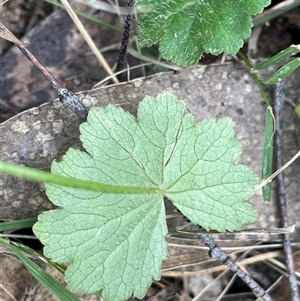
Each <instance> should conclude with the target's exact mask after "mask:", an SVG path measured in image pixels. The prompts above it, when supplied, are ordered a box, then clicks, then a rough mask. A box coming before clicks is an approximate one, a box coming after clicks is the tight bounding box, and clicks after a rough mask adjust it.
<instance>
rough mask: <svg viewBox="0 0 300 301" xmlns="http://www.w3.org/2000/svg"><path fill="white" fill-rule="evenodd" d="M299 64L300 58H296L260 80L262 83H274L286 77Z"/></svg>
mask: <svg viewBox="0 0 300 301" xmlns="http://www.w3.org/2000/svg"><path fill="white" fill-rule="evenodd" d="M299 66H300V58H296V59H294V60H292V61H290V62H288V63H287V64H285V65H284V66H282V67H281V68H280V69H279V70H277V71H276V72H275V73H273V74H272V75H271V76H269V77H267V78H266V79H264V80H263V81H262V82H263V83H264V84H270V85H274V84H277V83H279V82H281V81H282V80H284V79H285V78H287V77H288V76H289V75H290V74H291V73H293V72H294V71H295V70H296V69H297V68H298V67H299Z"/></svg>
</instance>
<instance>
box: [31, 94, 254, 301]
mask: <svg viewBox="0 0 300 301" xmlns="http://www.w3.org/2000/svg"><path fill="white" fill-rule="evenodd" d="M80 131H81V137H80V139H81V141H82V143H83V147H84V148H85V150H86V152H83V151H80V150H74V149H70V150H69V151H68V152H67V153H66V155H65V156H64V157H63V159H62V161H61V162H54V163H53V165H52V172H53V173H56V174H62V175H66V176H68V177H72V178H78V179H84V180H89V181H95V182H102V183H106V184H111V185H115V186H116V187H125V188H124V191H120V190H118V193H113V191H112V193H101V192H100V193H99V192H94V191H86V190H82V189H75V188H68V187H63V186H58V185H53V184H51V185H50V184H47V185H46V189H47V195H48V197H49V199H50V200H51V201H52V202H53V203H54V204H55V205H57V206H59V207H60V208H58V209H56V210H53V211H49V212H46V213H43V214H41V215H40V216H39V221H38V223H37V224H36V225H35V226H34V232H35V234H36V235H37V236H38V237H39V239H40V240H41V241H42V243H43V244H44V245H45V249H44V252H45V255H46V256H48V257H50V258H52V259H54V260H55V261H58V262H63V263H70V266H69V267H68V269H67V271H66V274H65V277H66V281H67V282H68V283H69V285H70V288H71V289H72V290H74V291H84V292H88V293H92V292H99V291H100V293H101V295H102V297H103V298H104V300H106V301H119V300H125V299H127V298H129V297H130V296H131V294H134V295H135V296H137V297H138V298H142V297H143V296H144V295H145V293H146V290H147V288H148V286H149V285H150V284H151V281H152V279H153V278H154V279H159V278H160V269H161V265H162V260H166V259H167V257H168V251H167V243H166V234H167V227H166V220H165V209H164V203H163V197H164V196H166V197H167V198H169V199H170V200H171V201H172V202H173V203H174V205H175V206H177V207H178V208H179V209H180V211H181V212H182V213H183V214H184V215H186V216H187V217H188V218H189V219H190V220H191V221H192V222H193V223H195V224H199V225H201V226H203V227H204V228H205V229H207V230H209V229H215V230H218V231H226V230H229V231H234V230H240V229H242V227H243V224H246V223H250V222H253V221H255V220H256V218H257V216H256V212H255V210H254V208H253V207H251V206H250V205H249V204H248V203H246V202H245V200H246V199H247V198H248V197H249V196H250V195H251V194H252V193H253V187H254V185H256V184H257V182H258V178H257V176H256V175H255V174H254V173H253V171H252V170H251V169H250V168H248V167H246V166H243V165H239V164H236V161H237V160H238V158H239V155H240V153H241V145H240V142H239V141H238V140H237V139H235V138H234V130H233V127H232V122H231V120H230V119H229V118H223V119H220V120H215V119H207V120H203V121H201V122H199V123H198V124H197V123H196V122H195V120H194V117H193V116H192V115H191V114H190V113H187V111H186V104H185V102H183V101H181V100H177V99H176V98H175V97H174V96H173V95H171V94H169V93H164V94H160V95H158V96H157V97H156V98H153V97H146V98H145V99H144V100H143V101H142V102H141V103H140V104H139V106H138V113H137V118H135V117H134V116H132V115H131V114H129V113H127V112H125V111H124V110H123V109H122V108H117V107H114V106H112V105H109V106H108V107H107V108H100V109H97V110H96V109H92V110H91V111H90V112H89V115H88V120H87V122H86V123H84V124H82V125H81V127H80ZM127 186H128V187H137V188H139V191H138V193H135V194H133V193H132V190H130V193H129V191H126V187H127ZM149 187H150V188H151V187H152V188H153V187H154V188H155V187H156V188H157V189H154V190H153V192H152V193H151V192H149V189H148V190H147V189H145V191H144V192H143V189H141V188H149Z"/></svg>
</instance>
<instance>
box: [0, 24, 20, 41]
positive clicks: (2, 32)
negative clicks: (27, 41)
mask: <svg viewBox="0 0 300 301" xmlns="http://www.w3.org/2000/svg"><path fill="white" fill-rule="evenodd" d="M0 37H1V38H3V39H5V40H7V41H10V42H12V43H14V44H16V45H21V44H22V42H21V41H20V40H19V39H18V38H17V37H16V36H15V35H14V34H12V33H11V32H10V31H9V30H8V29H7V28H6V27H5V26H4V25H3V24H2V23H0Z"/></svg>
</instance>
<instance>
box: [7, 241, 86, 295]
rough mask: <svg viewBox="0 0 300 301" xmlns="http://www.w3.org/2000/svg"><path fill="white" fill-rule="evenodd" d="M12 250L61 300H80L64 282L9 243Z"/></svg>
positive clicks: (38, 279)
mask: <svg viewBox="0 0 300 301" xmlns="http://www.w3.org/2000/svg"><path fill="white" fill-rule="evenodd" d="M9 247H10V248H11V250H12V251H13V252H14V253H15V254H16V255H17V256H18V257H19V259H20V260H21V261H22V262H23V264H24V265H25V267H26V268H27V269H28V271H29V272H30V274H31V275H32V276H33V277H34V278H35V279H36V280H37V281H38V282H39V283H40V284H41V285H43V286H44V287H45V288H46V289H47V290H49V291H50V292H51V293H52V294H53V295H55V296H56V297H57V298H59V300H64V301H80V299H79V298H78V297H76V296H75V295H74V294H72V293H71V292H70V291H69V290H68V289H66V288H65V287H64V286H63V285H62V284H60V283H59V282H58V281H57V280H55V279H54V278H53V277H52V276H50V275H49V274H48V273H46V272H45V271H44V270H43V269H41V268H40V267H39V266H38V265H37V264H35V263H34V262H33V261H31V260H30V259H29V258H28V257H26V256H25V255H24V253H23V252H22V251H21V250H20V248H18V247H17V246H14V245H12V244H10V245H9Z"/></svg>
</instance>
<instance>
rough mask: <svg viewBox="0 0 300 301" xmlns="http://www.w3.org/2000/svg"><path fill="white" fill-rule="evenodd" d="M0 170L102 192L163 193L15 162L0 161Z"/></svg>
mask: <svg viewBox="0 0 300 301" xmlns="http://www.w3.org/2000/svg"><path fill="white" fill-rule="evenodd" d="M0 172H1V173H5V174H9V175H12V176H17V177H20V178H25V179H28V180H32V181H36V182H45V183H50V184H56V185H60V186H66V187H71V188H78V189H85V190H92V191H99V192H102V193H115V194H161V195H163V194H164V192H165V191H164V190H163V189H161V188H158V187H134V186H119V185H111V184H106V183H99V182H92V181H85V180H80V179H75V178H69V177H66V176H62V175H58V174H53V173H50V172H46V171H42V170H38V169H35V168H31V167H24V166H21V165H17V164H12V163H8V162H3V161H0Z"/></svg>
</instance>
